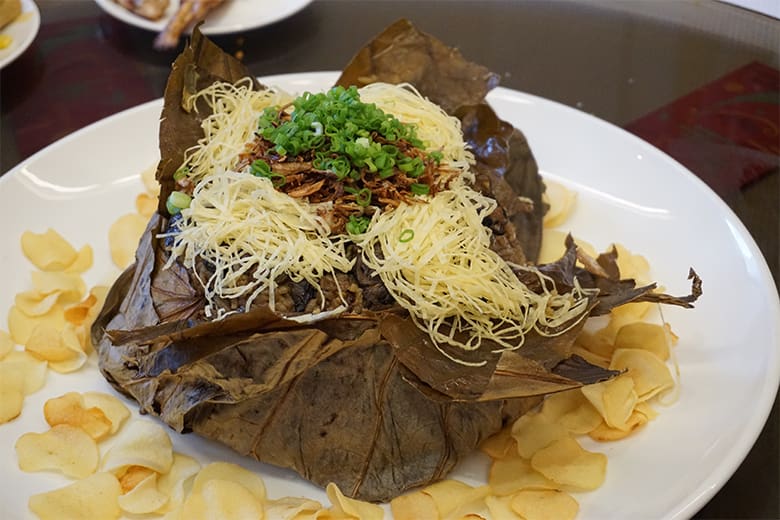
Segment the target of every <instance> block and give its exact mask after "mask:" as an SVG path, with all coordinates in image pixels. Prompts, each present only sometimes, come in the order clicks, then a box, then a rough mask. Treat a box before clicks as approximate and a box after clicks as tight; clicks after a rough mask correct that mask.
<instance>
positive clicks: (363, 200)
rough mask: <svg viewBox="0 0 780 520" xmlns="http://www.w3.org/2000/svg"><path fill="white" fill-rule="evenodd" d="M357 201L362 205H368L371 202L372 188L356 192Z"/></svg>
mask: <svg viewBox="0 0 780 520" xmlns="http://www.w3.org/2000/svg"><path fill="white" fill-rule="evenodd" d="M355 202H357V203H358V204H359V205H361V206H368V205H369V204H371V190H370V189H368V188H363V189H362V190H360V191H359V192H357V193H356V194H355Z"/></svg>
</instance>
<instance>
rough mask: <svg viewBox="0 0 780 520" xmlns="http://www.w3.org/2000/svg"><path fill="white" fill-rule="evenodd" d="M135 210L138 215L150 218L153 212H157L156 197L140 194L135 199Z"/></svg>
mask: <svg viewBox="0 0 780 520" xmlns="http://www.w3.org/2000/svg"><path fill="white" fill-rule="evenodd" d="M135 209H136V211H138V214H139V215H142V216H144V217H146V218H147V219H148V218H150V217H151V216H152V215H153V214H154V212H155V211H157V197H153V196H151V195H149V194H148V193H140V194H139V195H138V196H137V197H136V198H135Z"/></svg>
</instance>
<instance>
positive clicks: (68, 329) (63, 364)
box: [49, 325, 87, 374]
mask: <svg viewBox="0 0 780 520" xmlns="http://www.w3.org/2000/svg"><path fill="white" fill-rule="evenodd" d="M61 334H62V336H61V337H60V341H61V342H62V345H63V346H64V347H65V348H67V349H68V350H70V351H71V352H73V353H74V356H73V357H71V358H70V359H64V360H62V361H49V368H51V369H52V370H54V371H55V372H59V373H60V374H67V373H69V372H75V371H76V370H78V369H80V368H81V367H83V366H84V363H86V362H87V353H86V352H85V351H84V349H85V347H84V345H83V344H82V338H80V337H79V335H78V332H77V330H76V329H75V328H74V327H73V326H69V325H66V326H65V328H64V329H63V330H62V333H61Z"/></svg>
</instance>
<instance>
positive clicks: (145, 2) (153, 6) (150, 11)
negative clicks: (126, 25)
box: [114, 0, 170, 20]
mask: <svg viewBox="0 0 780 520" xmlns="http://www.w3.org/2000/svg"><path fill="white" fill-rule="evenodd" d="M114 1H115V2H116V3H117V4H119V5H121V6H122V7H124V8H125V9H127V10H128V11H130V12H131V13H135V14H137V15H138V16H143V17H144V18H148V19H149V20H159V19H160V18H162V17H163V15H164V14H165V11H166V10H167V9H168V5H170V0H114Z"/></svg>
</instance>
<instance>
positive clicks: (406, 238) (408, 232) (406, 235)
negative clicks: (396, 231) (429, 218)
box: [398, 228, 414, 244]
mask: <svg viewBox="0 0 780 520" xmlns="http://www.w3.org/2000/svg"><path fill="white" fill-rule="evenodd" d="M413 238H414V230H413V229H408V228H407V229H404V230H403V231H401V236H399V237H398V241H399V242H402V243H404V244H405V243H406V242H410V241H411V240H412V239H413Z"/></svg>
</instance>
